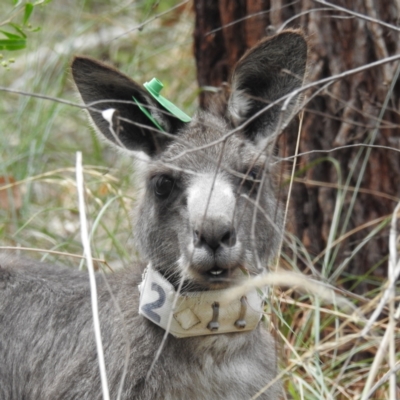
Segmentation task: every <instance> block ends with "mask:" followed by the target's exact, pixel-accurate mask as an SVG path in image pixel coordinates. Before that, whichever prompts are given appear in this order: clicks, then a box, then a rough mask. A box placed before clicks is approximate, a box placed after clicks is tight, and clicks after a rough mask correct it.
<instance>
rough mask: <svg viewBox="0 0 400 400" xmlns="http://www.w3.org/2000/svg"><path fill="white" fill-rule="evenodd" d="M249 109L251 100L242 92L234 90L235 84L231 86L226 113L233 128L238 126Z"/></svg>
mask: <svg viewBox="0 0 400 400" xmlns="http://www.w3.org/2000/svg"><path fill="white" fill-rule="evenodd" d="M250 108H251V99H250V98H249V95H248V94H247V93H246V92H245V91H244V90H238V89H236V85H235V83H233V85H232V94H231V96H230V98H229V102H228V112H229V114H230V117H231V120H232V122H233V124H234V126H235V127H236V126H238V125H240V124H241V123H242V122H243V120H244V118H245V116H246V115H247V113H248V111H249V110H250Z"/></svg>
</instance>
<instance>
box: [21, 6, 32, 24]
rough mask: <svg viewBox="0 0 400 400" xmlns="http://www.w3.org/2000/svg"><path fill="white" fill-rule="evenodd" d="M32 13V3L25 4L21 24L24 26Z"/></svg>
mask: <svg viewBox="0 0 400 400" xmlns="http://www.w3.org/2000/svg"><path fill="white" fill-rule="evenodd" d="M32 11H33V4H32V3H26V4H25V12H24V19H23V24H24V25H26V23H27V22H28V21H29V17H30V16H31V14H32Z"/></svg>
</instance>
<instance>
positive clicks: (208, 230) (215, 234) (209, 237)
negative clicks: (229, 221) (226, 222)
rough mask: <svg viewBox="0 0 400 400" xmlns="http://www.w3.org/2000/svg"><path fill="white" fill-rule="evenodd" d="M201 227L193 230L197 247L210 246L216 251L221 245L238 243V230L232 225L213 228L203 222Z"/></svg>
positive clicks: (231, 245) (226, 245)
mask: <svg viewBox="0 0 400 400" xmlns="http://www.w3.org/2000/svg"><path fill="white" fill-rule="evenodd" d="M201 228H202V229H201V230H200V229H195V230H194V232H193V236H194V245H195V247H198V248H200V247H204V248H208V249H210V250H211V251H212V252H213V253H215V252H216V251H217V249H218V248H219V247H220V246H221V245H222V246H225V247H233V246H234V245H235V244H236V231H235V228H233V227H232V226H229V227H227V226H225V227H221V228H219V229H212V227H207V226H204V224H203V226H202V227H201Z"/></svg>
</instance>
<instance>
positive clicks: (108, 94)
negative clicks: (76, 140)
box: [72, 57, 183, 156]
mask: <svg viewBox="0 0 400 400" xmlns="http://www.w3.org/2000/svg"><path fill="white" fill-rule="evenodd" d="M72 75H73V78H74V81H75V84H76V86H77V88H78V90H79V93H80V94H81V97H82V99H83V101H84V102H85V104H86V105H87V106H90V108H89V113H90V116H91V117H92V119H93V121H94V123H95V125H96V127H97V128H98V130H99V131H100V132H101V133H102V134H103V135H104V136H105V137H106V138H107V139H108V140H110V141H111V142H113V143H114V144H117V145H119V146H121V145H122V146H123V147H124V148H126V149H128V150H133V151H144V152H145V153H147V154H148V155H150V156H153V155H155V154H157V153H159V152H160V151H162V150H163V149H164V147H165V145H166V144H167V143H168V142H169V141H171V139H170V138H168V137H167V135H165V134H163V132H161V131H160V130H159V129H158V128H157V127H156V125H155V124H154V123H153V122H152V121H151V120H150V119H149V118H148V117H147V116H146V115H145V114H144V113H143V112H142V111H141V110H140V109H139V107H138V105H137V104H136V103H135V101H134V99H133V97H134V98H135V99H136V100H137V101H138V102H139V103H141V104H142V105H143V106H144V107H145V108H146V109H147V111H148V112H149V113H150V114H151V116H152V117H153V119H155V120H156V122H157V123H158V124H159V125H160V126H161V127H162V128H163V130H164V131H165V132H168V133H176V131H177V130H178V129H179V128H180V127H181V126H182V125H183V122H181V121H180V120H179V119H177V118H175V117H174V116H172V115H171V114H168V112H167V111H166V110H164V109H163V108H162V107H161V106H159V105H158V103H157V102H156V101H154V100H153V99H152V97H151V96H150V95H149V94H148V93H147V92H146V91H145V90H144V89H142V87H141V86H140V85H139V84H137V83H136V82H134V81H133V80H132V79H130V78H129V77H127V76H126V75H124V74H122V73H121V72H119V71H117V70H115V69H114V68H111V67H109V66H107V65H105V64H103V63H100V62H98V61H96V60H93V59H91V58H87V57H76V58H75V59H74V61H73V62H72ZM107 109H116V110H117V111H118V113H117V114H115V115H117V117H118V118H119V124H118V125H119V129H118V138H117V139H116V138H115V136H114V134H113V132H112V131H111V130H110V123H109V122H108V121H107V120H106V119H105V118H104V117H103V115H102V111H104V110H107Z"/></svg>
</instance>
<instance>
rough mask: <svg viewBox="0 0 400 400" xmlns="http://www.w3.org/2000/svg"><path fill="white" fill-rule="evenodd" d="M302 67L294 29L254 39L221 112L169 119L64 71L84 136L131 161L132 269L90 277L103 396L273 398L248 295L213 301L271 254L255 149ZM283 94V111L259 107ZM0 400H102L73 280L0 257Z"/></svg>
mask: <svg viewBox="0 0 400 400" xmlns="http://www.w3.org/2000/svg"><path fill="white" fill-rule="evenodd" d="M306 61H307V43H306V40H305V38H304V37H303V35H302V34H301V33H300V32H298V31H284V32H282V33H280V34H278V35H276V36H273V37H270V38H266V39H264V40H262V41H261V42H259V43H258V44H257V45H256V46H255V47H254V48H252V49H251V50H250V51H248V52H247V53H246V54H245V55H244V56H243V57H242V58H241V60H239V62H238V63H237V65H236V66H235V68H234V70H233V73H232V79H231V82H230V90H229V93H228V94H227V96H226V104H225V106H224V107H221V106H220V102H219V105H218V106H216V105H214V106H211V107H210V109H209V110H201V111H199V112H198V113H197V114H196V115H195V116H194V117H193V118H192V119H191V121H189V122H184V121H182V118H180V116H179V115H178V116H177V115H176V114H175V113H174V112H168V110H167V108H165V107H164V106H162V105H161V104H160V102H159V101H158V100H157V98H156V97H157V96H155V95H154V93H153V94H152V93H150V91H147V90H145V89H144V88H143V87H142V85H139V84H137V83H135V82H134V81H132V80H131V79H130V78H128V77H127V76H125V75H123V74H122V73H120V72H118V71H117V70H115V69H113V68H111V67H109V66H107V65H105V64H102V63H100V62H98V61H95V60H92V59H90V58H86V57H76V58H75V59H74V61H73V63H72V74H73V78H74V81H75V83H76V86H77V88H78V90H79V92H80V95H81V97H82V99H83V101H84V103H85V104H86V106H88V111H89V114H90V117H91V119H92V121H93V122H94V125H95V126H96V128H97V130H98V131H99V133H100V135H103V137H104V138H105V139H106V141H108V142H109V143H111V144H112V145H114V146H115V147H116V148H120V149H121V151H123V152H125V153H126V154H128V155H132V156H133V158H135V157H138V156H140V157H141V161H140V165H139V166H138V168H139V169H140V170H141V173H140V174H139V176H140V179H141V182H142V186H143V187H142V190H141V192H140V195H139V196H138V201H137V204H136V206H135V213H134V218H135V222H134V237H135V245H136V248H137V250H138V252H139V254H140V257H141V258H140V259H141V262H139V263H137V264H136V265H132V266H131V268H128V269H125V270H121V271H118V272H115V273H112V274H98V275H97V278H96V279H97V290H98V307H99V319H100V323H101V333H102V342H103V347H104V357H105V367H106V373H107V380H108V387H109V391H110V397H111V398H112V399H116V398H117V397H118V394H120V398H122V399H136V400H142V399H143V400H145V399H146V400H150V399H170V400H177V399H204V400H213V399H229V400H235V399H240V400H242V399H250V398H251V397H252V396H254V395H256V394H257V393H258V392H260V393H261V392H262V393H261V394H260V395H259V398H260V399H278V398H279V397H280V395H281V390H282V389H281V386H280V384H279V382H278V383H272V384H270V383H271V382H272V381H273V380H274V378H275V377H276V376H277V365H276V364H277V355H276V352H275V343H274V340H273V338H272V336H271V334H270V329H269V328H268V326H265V325H266V324H265V323H264V321H263V318H262V314H263V307H262V301H263V299H262V297H261V295H260V294H259V290H256V289H254V290H251V291H250V292H249V293H247V294H246V295H243V296H239V297H238V298H237V299H233V300H232V299H231V300H230V301H228V302H227V301H225V300H224V293H226V291H227V290H229V288H232V287H233V286H237V285H240V283H241V282H242V281H243V280H245V279H248V276H249V275H250V276H254V275H257V274H260V273H262V271H263V270H264V269H265V268H267V267H268V265H269V264H271V262H272V261H273V259H274V257H275V256H276V251H277V248H278V246H279V241H280V238H281V234H282V229H283V227H282V218H281V212H280V211H279V204H278V200H277V196H276V194H275V188H274V187H275V183H274V181H276V176H277V172H274V163H273V160H272V156H273V150H272V149H271V148H272V147H273V142H274V140H273V139H274V138H276V136H277V133H278V131H280V129H281V128H282V127H283V126H285V125H286V124H287V123H288V121H289V120H290V118H291V117H293V115H294V114H295V112H296V108H297V103H298V98H299V96H292V97H290V94H291V93H292V92H293V91H295V90H297V89H299V88H301V86H302V85H303V79H304V75H305V70H306ZM296 93H297V92H296ZM285 96H286V99H289V100H288V101H287V102H286V103H287V104H286V106H285V107H284V108H282V104H283V101H281V102H280V104H279V105H278V104H277V103H276V104H274V102H275V101H276V100H278V99H280V98H282V97H285ZM116 304H117V305H118V306H116ZM164 337H165V341H164V342H163V338H164ZM161 344H162V345H163V347H162V350H161V352H160V353H159V355H158V356H157V358H156V353H157V351H158V349H159V348H160V346H161ZM154 361H155V362H154ZM153 362H154V363H153ZM152 363H153V364H154V365H153V366H152V370H151V372H150V373H149V371H150V367H151V365H152ZM269 384H270V385H269ZM268 385H269V387H267V386H268ZM265 387H267V388H266V389H265V390H264V391H263V388H265ZM0 398H1V399H4V400H8V399H26V400H27V399H101V398H102V389H101V381H100V373H99V366H98V356H97V351H96V344H95V336H94V331H93V317H92V311H91V302H90V288H89V279H88V276H87V273H86V272H84V271H77V270H73V269H69V268H65V267H60V266H54V265H49V264H46V263H41V262H37V261H32V260H27V259H23V258H18V257H15V256H12V255H10V254H7V255H6V254H4V255H3V256H1V257H0Z"/></svg>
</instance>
